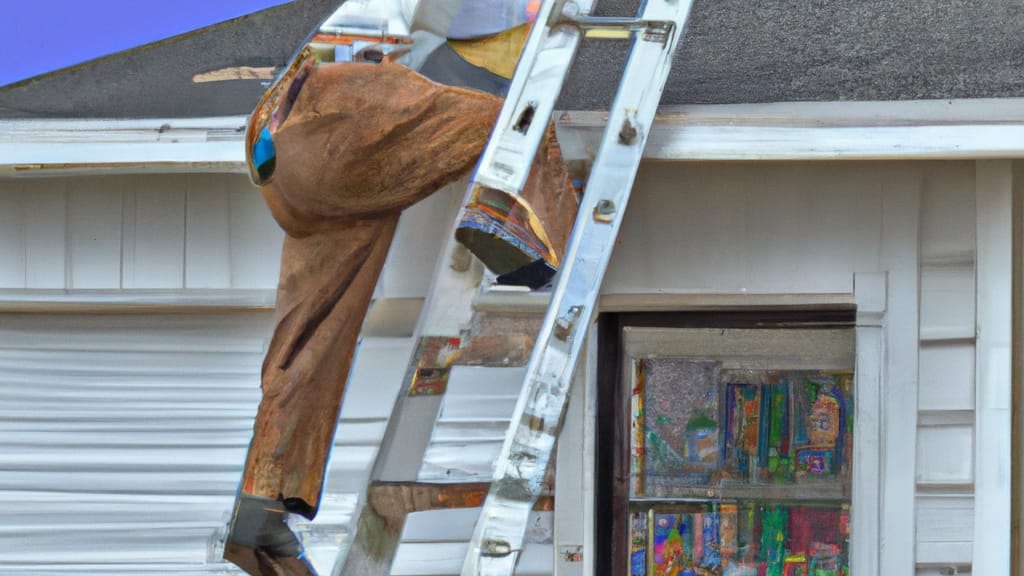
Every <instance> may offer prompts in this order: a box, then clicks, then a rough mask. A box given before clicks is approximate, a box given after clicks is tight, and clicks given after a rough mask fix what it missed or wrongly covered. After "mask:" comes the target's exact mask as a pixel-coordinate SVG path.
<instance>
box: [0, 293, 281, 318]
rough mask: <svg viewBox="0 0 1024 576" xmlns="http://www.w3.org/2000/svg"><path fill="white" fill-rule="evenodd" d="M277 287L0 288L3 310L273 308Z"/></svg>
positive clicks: (101, 310) (145, 310) (68, 312)
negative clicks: (274, 288) (163, 288)
mask: <svg viewBox="0 0 1024 576" xmlns="http://www.w3.org/2000/svg"><path fill="white" fill-rule="evenodd" d="M276 297H277V291H276V290H242V289H233V290H232V289H228V290H117V289H112V290H0V313H4V312H17V313H27V312H59V313H67V314H72V313H92V312H103V313H123V312H147V313H152V312H175V311H186V310H196V309H203V310H228V309H240V310H241V309H246V310H251V309H272V308H274V302H275V301H276Z"/></svg>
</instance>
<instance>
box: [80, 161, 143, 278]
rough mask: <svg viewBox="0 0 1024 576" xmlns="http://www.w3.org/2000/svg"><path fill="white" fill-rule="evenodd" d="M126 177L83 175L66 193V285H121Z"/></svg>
mask: <svg viewBox="0 0 1024 576" xmlns="http://www.w3.org/2000/svg"><path fill="white" fill-rule="evenodd" d="M127 180H128V177H122V176H118V177H96V178H83V179H81V180H80V181H78V182H76V183H75V187H74V190H73V191H71V192H70V193H69V195H68V209H67V219H68V224H67V230H68V237H67V242H68V252H69V255H70V259H69V262H68V267H69V270H68V285H67V287H68V288H69V289H76V290H90V289H109V288H120V287H121V227H122V224H123V207H124V195H125V191H124V184H125V183H126V181H127Z"/></svg>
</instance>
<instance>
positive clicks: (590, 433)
mask: <svg viewBox="0 0 1024 576" xmlns="http://www.w3.org/2000/svg"><path fill="white" fill-rule="evenodd" d="M597 346H598V336H597V323H596V322H595V323H594V324H593V325H591V326H590V331H589V333H588V335H587V355H586V373H585V375H584V379H583V384H584V386H583V388H584V391H583V402H584V415H583V575H584V576H593V574H595V571H596V569H597V566H596V564H595V563H594V556H595V555H596V554H597V548H596V545H595V542H596V541H595V536H596V534H597V525H596V523H595V518H596V513H597V511H596V510H595V509H594V504H595V496H596V486H595V485H594V477H595V475H596V472H597V461H596V457H597V452H596V450H597Z"/></svg>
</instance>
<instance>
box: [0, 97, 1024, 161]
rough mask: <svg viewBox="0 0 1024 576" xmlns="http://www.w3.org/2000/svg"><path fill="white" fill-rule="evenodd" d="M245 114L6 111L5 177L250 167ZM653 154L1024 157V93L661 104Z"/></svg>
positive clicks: (579, 146) (594, 116)
mask: <svg viewBox="0 0 1024 576" xmlns="http://www.w3.org/2000/svg"><path fill="white" fill-rule="evenodd" d="M605 116H606V113H603V112H563V113H560V114H557V116H556V124H557V126H558V136H559V142H560V143H561V145H562V148H563V155H564V156H565V158H566V159H568V160H574V159H586V158H588V157H593V155H594V154H595V153H596V151H597V145H598V142H599V141H600V135H601V130H602V127H603V123H604V119H605ZM245 121H246V118H245V117H244V116H232V117H222V118H186V119H137V120H8V121H0V177H12V176H57V175H60V176H68V175H76V174H83V173H88V174H97V173H119V174H129V173H174V172H191V173H195V172H221V173H238V174H245V173H247V169H246V167H245V150H244V149H243V138H244V136H245ZM644 157H645V158H646V159H649V160H704V161H719V160H880V159H881V160H897V159H899V160H925V159H928V160H942V159H959V158H971V159H977V158H1024V99H1020V98H1008V99H977V100H923V101H922V100H919V101H903V102H787V103H777V104H734V105H696V106H682V107H662V108H661V109H660V110H659V115H658V119H657V122H656V124H655V126H654V128H653V130H652V132H651V136H650V139H649V141H648V144H647V149H646V150H645V152H644Z"/></svg>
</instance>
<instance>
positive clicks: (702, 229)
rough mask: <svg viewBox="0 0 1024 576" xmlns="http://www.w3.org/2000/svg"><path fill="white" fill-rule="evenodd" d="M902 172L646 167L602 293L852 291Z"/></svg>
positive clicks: (874, 250)
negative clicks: (887, 195) (886, 195)
mask: <svg viewBox="0 0 1024 576" xmlns="http://www.w3.org/2000/svg"><path fill="white" fill-rule="evenodd" d="M904 166H905V165H898V166H897V167H895V168H892V167H890V166H888V165H885V164H872V165H871V166H870V168H866V167H865V166H863V165H844V164H828V165H813V164H795V165H794V164H782V163H779V164H756V165H755V164H728V165H714V164H670V163H646V164H644V165H643V166H642V167H641V171H640V173H639V174H638V176H637V184H636V186H637V189H638V190H639V191H640V193H638V194H636V195H635V196H634V197H633V199H632V200H631V201H630V206H629V209H628V211H627V212H626V216H625V220H624V221H623V227H622V231H621V233H620V236H619V242H618V243H617V244H616V248H615V252H614V255H613V256H612V261H611V264H610V268H609V270H608V274H607V276H606V278H605V281H604V285H603V287H602V293H604V294H629V293H638V294H639V293H645V292H650V291H651V290H652V289H655V290H657V291H658V292H666V293H673V292H675V293H685V292H714V293H730V292H731V293H735V292H750V293H829V292H831V293H851V292H852V291H853V272H854V271H877V270H878V269H879V268H878V257H879V252H880V249H881V248H880V244H879V242H880V241H881V232H880V230H881V228H880V227H881V221H882V220H881V211H882V185H883V183H884V182H886V181H887V179H888V178H889V177H890V176H891V173H892V172H894V171H895V172H899V171H901V170H903V167H904Z"/></svg>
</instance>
